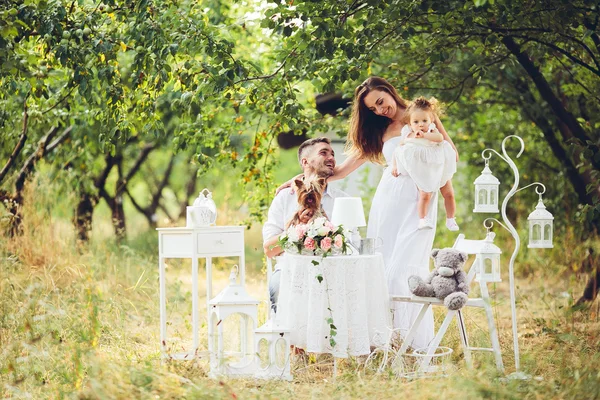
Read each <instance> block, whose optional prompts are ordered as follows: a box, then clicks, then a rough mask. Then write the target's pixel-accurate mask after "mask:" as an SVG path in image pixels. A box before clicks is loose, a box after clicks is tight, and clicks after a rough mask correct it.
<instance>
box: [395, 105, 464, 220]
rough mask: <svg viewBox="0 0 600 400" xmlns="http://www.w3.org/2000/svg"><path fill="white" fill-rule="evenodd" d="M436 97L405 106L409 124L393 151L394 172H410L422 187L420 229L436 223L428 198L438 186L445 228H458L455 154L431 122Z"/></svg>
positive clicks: (436, 108) (420, 195)
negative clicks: (431, 217) (455, 193)
mask: <svg viewBox="0 0 600 400" xmlns="http://www.w3.org/2000/svg"><path fill="white" fill-rule="evenodd" d="M438 113H439V109H438V104H437V100H436V99H434V98H433V97H432V98H431V99H429V100H427V99H425V98H424V97H419V98H417V99H416V100H414V101H413V102H412V103H411V104H410V105H409V106H408V108H407V109H406V114H407V115H408V118H409V121H410V124H409V125H405V126H404V128H402V132H401V136H400V137H401V138H402V140H401V141H400V144H399V145H398V147H397V148H396V150H395V151H394V166H393V170H392V174H394V175H397V174H398V173H403V174H408V175H409V176H410V177H411V178H412V179H413V181H415V184H416V185H417V187H418V188H419V202H418V204H417V211H418V213H419V229H432V228H433V226H434V225H433V222H432V221H430V220H429V218H427V211H428V208H429V200H430V199H431V196H432V194H433V192H435V191H437V190H438V189H439V190H440V191H441V192H442V196H444V205H445V207H446V227H447V228H448V229H449V230H451V231H458V229H459V227H458V224H457V223H456V220H455V219H454V212H455V209H456V204H455V203H454V189H453V188H452V181H451V180H450V179H451V178H452V175H454V173H455V172H456V154H455V152H454V149H453V148H452V146H451V145H450V143H448V142H447V141H445V140H444V138H443V136H442V134H441V133H440V132H439V131H438V130H437V129H436V127H435V124H434V123H432V122H433V119H434V114H438Z"/></svg>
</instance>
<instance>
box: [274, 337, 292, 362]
mask: <svg viewBox="0 0 600 400" xmlns="http://www.w3.org/2000/svg"><path fill="white" fill-rule="evenodd" d="M289 351H290V350H289V348H288V345H287V342H286V340H285V339H284V338H279V339H277V341H276V342H275V364H276V365H277V368H279V369H284V368H285V365H286V363H287V360H288V356H289Z"/></svg>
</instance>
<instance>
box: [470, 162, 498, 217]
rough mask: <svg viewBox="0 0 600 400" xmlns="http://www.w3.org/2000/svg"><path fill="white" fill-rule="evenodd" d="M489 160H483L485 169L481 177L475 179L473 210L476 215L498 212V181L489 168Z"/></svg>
mask: <svg viewBox="0 0 600 400" xmlns="http://www.w3.org/2000/svg"><path fill="white" fill-rule="evenodd" d="M488 164H489V159H488V158H486V159H485V168H484V169H483V171H482V172H481V175H479V176H478V177H477V179H475V182H473V184H474V185H475V208H474V209H473V212H476V213H497V212H498V211H499V210H498V188H499V186H500V181H499V180H498V178H496V177H495V176H494V175H492V171H491V170H490V167H489V165H488Z"/></svg>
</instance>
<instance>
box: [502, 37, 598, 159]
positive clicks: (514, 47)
mask: <svg viewBox="0 0 600 400" xmlns="http://www.w3.org/2000/svg"><path fill="white" fill-rule="evenodd" d="M502 43H503V44H504V45H505V46H506V48H507V49H508V50H509V51H510V52H511V53H512V54H513V55H514V56H515V57H516V59H517V61H518V62H519V64H521V66H522V67H523V68H524V69H525V72H527V74H528V75H529V77H530V78H531V80H532V81H533V83H534V84H535V86H536V88H537V89H538V91H539V93H540V95H541V96H542V98H543V99H544V101H546V102H547V103H548V105H549V106H550V108H551V109H552V111H553V112H554V113H555V115H556V116H557V118H558V119H559V120H560V121H561V122H562V123H564V124H565V125H566V126H567V127H568V129H569V131H571V133H572V134H573V135H574V136H575V137H576V138H577V139H579V140H581V141H582V142H583V143H588V142H587V141H588V140H590V139H589V137H588V135H587V134H586V133H585V131H584V130H583V128H582V127H581V125H580V124H579V122H577V120H576V119H575V117H574V116H573V114H571V113H570V112H569V111H568V110H567V109H566V108H565V107H564V106H563V104H562V102H561V101H560V99H558V98H557V96H556V94H555V93H554V91H553V90H552V88H551V87H550V84H549V83H548V81H547V80H546V78H544V76H543V75H542V73H541V71H540V69H539V67H538V66H537V65H535V64H534V63H533V61H532V60H531V58H529V55H528V54H526V53H525V52H523V51H522V49H521V47H520V46H519V45H518V44H517V43H516V42H515V41H514V39H513V38H512V37H511V36H504V37H502ZM590 147H591V148H592V150H593V151H594V152H597V151H598V150H599V149H598V146H595V145H594V146H590ZM591 162H592V165H593V166H594V169H596V170H600V163H599V162H598V161H594V157H592V159H591Z"/></svg>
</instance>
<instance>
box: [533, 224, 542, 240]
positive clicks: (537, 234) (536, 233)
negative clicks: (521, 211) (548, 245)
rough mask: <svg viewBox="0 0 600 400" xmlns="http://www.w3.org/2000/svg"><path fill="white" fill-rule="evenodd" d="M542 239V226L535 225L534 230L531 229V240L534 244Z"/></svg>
mask: <svg viewBox="0 0 600 400" xmlns="http://www.w3.org/2000/svg"><path fill="white" fill-rule="evenodd" d="M541 239H542V227H541V226H540V224H533V228H532V229H531V240H533V241H534V242H536V243H537V242H539V241H540V240H541Z"/></svg>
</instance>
